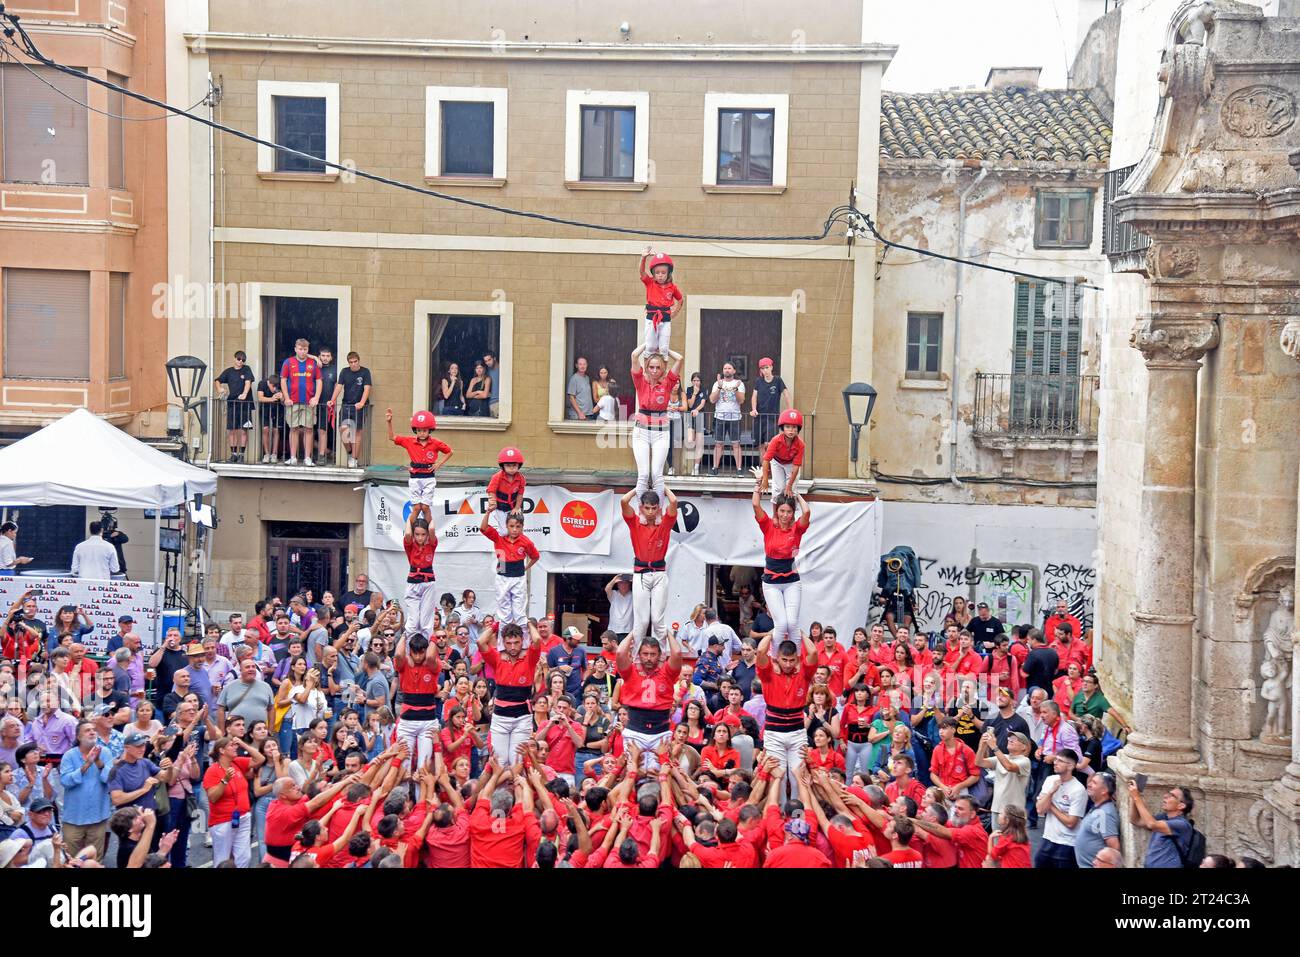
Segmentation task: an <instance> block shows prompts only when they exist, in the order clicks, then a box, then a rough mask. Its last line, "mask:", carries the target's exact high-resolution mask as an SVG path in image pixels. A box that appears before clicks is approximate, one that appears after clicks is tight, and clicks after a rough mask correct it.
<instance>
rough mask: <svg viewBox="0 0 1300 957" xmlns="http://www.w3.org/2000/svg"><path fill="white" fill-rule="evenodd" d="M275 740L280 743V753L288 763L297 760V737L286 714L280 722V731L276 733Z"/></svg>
mask: <svg viewBox="0 0 1300 957" xmlns="http://www.w3.org/2000/svg"><path fill="white" fill-rule="evenodd" d="M276 738H277V740H279V742H280V753H281V754H283V755H284V756H285V757H287V758H288V759H289V760H290V761H295V760H297V758H298V735H297V733H295V732H294V730H293V725H292V724H291V723H290V722H289V716H288V715H287V714H286V715H285V716H284V720H283V721H281V722H280V730H279V731H278V732H277V733H276Z"/></svg>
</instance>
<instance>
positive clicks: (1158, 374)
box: [1125, 314, 1219, 770]
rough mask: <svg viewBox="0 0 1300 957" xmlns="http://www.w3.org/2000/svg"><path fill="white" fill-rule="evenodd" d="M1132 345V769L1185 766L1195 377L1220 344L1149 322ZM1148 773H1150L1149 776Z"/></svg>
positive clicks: (1197, 323) (1201, 326) (1208, 330)
mask: <svg viewBox="0 0 1300 957" xmlns="http://www.w3.org/2000/svg"><path fill="white" fill-rule="evenodd" d="M1129 342H1130V344H1131V345H1132V346H1133V347H1134V348H1135V349H1137V350H1139V351H1140V352H1141V353H1142V355H1143V356H1144V357H1145V358H1146V366H1147V403H1146V434H1145V442H1144V460H1143V464H1142V511H1141V519H1140V522H1141V527H1140V529H1139V532H1140V539H1139V540H1140V542H1141V544H1140V545H1139V550H1138V568H1137V596H1138V597H1137V608H1136V609H1135V610H1134V612H1133V620H1134V622H1135V625H1134V630H1133V729H1134V731H1133V734H1132V735H1131V736H1130V737H1129V739H1128V746H1127V748H1126V749H1125V753H1126V755H1127V757H1128V759H1129V761H1130V763H1135V762H1141V763H1142V764H1143V765H1188V764H1195V763H1197V762H1198V761H1199V760H1200V756H1199V753H1198V751H1197V746H1196V741H1195V739H1194V737H1193V735H1194V729H1195V722H1194V721H1193V718H1192V660H1193V658H1194V657H1195V643H1194V639H1193V628H1192V624H1193V622H1194V620H1195V616H1194V615H1193V614H1192V607H1193V582H1194V579H1193V574H1192V563H1193V557H1194V555H1195V550H1196V549H1195V537H1194V530H1195V505H1196V409H1197V401H1196V375H1197V372H1198V370H1199V369H1200V366H1201V357H1202V356H1204V355H1205V353H1206V352H1208V351H1209V350H1210V349H1213V348H1214V347H1215V346H1217V345H1218V344H1219V327H1218V323H1217V322H1216V321H1215V319H1213V318H1208V317H1207V318H1195V317H1177V318H1174V317H1165V316H1162V315H1158V314H1157V315H1151V316H1146V317H1143V318H1141V319H1139V320H1138V322H1137V324H1136V325H1135V327H1134V329H1133V335H1132V337H1131V338H1130V340H1129ZM1148 770H1155V769H1148Z"/></svg>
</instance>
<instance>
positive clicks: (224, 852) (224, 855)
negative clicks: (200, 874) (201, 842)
mask: <svg viewBox="0 0 1300 957" xmlns="http://www.w3.org/2000/svg"><path fill="white" fill-rule="evenodd" d="M208 833H210V834H211V835H212V865H213V867H215V866H216V865H218V864H220V863H221V862H222V861H228V860H230V859H231V858H232V857H233V858H234V859H235V866H236V867H247V866H248V864H249V861H250V860H251V858H252V854H251V853H250V851H249V849H248V848H249V839H250V837H251V835H252V833H253V814H252V812H251V811H245V812H244V813H243V814H241V815H240V816H239V826H238V827H235V825H234V824H233V823H231V822H230V821H227V822H226V823H225V824H213V825H212V826H211V827H209V828H208Z"/></svg>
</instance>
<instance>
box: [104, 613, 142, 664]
mask: <svg viewBox="0 0 1300 957" xmlns="http://www.w3.org/2000/svg"><path fill="white" fill-rule="evenodd" d="M133 631H135V618H134V617H133V616H131V615H119V616H118V619H117V634H116V635H114V636H113V637H112V638H110V639H108V644H107V645H106V646H105V648H104V652H105V653H106V654H109V655H111V654H112V653H113V652H115V651H117V649H119V648H121V647H122V644H123V641H122V639H124V638H125V637H126V636H127V635H129V634H130V633H131V632H133Z"/></svg>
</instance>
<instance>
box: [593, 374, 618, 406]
mask: <svg viewBox="0 0 1300 957" xmlns="http://www.w3.org/2000/svg"><path fill="white" fill-rule="evenodd" d="M616 384H617V383H615V381H614V380H613V379H611V378H610V377H609V367H608V366H601V367H600V368H599V369H597V370H596V377H595V378H594V379H592V380H591V404H592V406H593V407H595V408H597V409H599V408H600V400H601V399H603V398H604V397H605V396H607V395H609V393H610V390H611V388H612V387H613V386H614V385H616Z"/></svg>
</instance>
